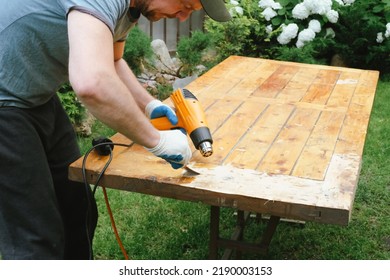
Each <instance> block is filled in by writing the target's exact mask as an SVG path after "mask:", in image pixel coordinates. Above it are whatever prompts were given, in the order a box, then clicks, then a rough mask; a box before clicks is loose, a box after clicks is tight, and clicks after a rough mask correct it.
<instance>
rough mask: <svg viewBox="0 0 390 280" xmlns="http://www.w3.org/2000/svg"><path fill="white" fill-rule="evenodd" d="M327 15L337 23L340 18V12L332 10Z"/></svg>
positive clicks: (331, 20) (332, 21)
mask: <svg viewBox="0 0 390 280" xmlns="http://www.w3.org/2000/svg"><path fill="white" fill-rule="evenodd" d="M326 17H327V18H328V20H329V21H330V22H331V23H336V22H337V21H338V20H339V12H337V11H335V10H330V11H328V12H327V13H326Z"/></svg>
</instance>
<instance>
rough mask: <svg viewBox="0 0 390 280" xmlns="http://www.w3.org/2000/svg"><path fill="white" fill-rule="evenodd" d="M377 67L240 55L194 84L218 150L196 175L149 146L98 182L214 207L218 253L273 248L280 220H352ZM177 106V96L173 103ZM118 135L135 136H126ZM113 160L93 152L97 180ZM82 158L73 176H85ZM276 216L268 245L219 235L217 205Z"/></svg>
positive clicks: (196, 161) (118, 138) (126, 153)
mask: <svg viewBox="0 0 390 280" xmlns="http://www.w3.org/2000/svg"><path fill="white" fill-rule="evenodd" d="M378 75H379V73H378V72H377V71H368V70H359V69H348V68H340V67H329V66H322V65H308V64H298V63H291V62H281V61H273V60H265V59H257V58H247V57H238V56H232V57H229V58H228V59H226V60H225V61H223V62H221V63H220V64H219V65H217V66H216V67H214V68H213V69H211V70H210V71H208V72H207V73H205V74H204V75H202V76H201V77H199V78H198V79H196V80H195V81H194V82H192V83H191V84H190V85H188V86H187V87H186V88H187V89H188V90H190V91H191V92H192V93H193V94H194V95H195V96H196V97H197V98H198V99H199V101H200V102H201V104H202V106H203V108H204V109H205V112H206V117H207V120H208V125H209V128H210V130H211V132H212V135H213V139H214V144H213V148H214V154H213V155H212V156H211V157H208V158H204V157H202V156H201V155H200V153H199V151H197V150H195V149H194V153H193V159H192V162H191V164H190V167H191V168H193V169H195V170H197V171H198V172H200V175H197V176H191V174H188V173H187V172H186V171H185V170H183V169H180V170H173V169H172V168H171V167H170V165H169V164H167V163H166V162H165V161H164V160H161V159H159V158H157V157H154V156H153V155H151V154H149V153H148V152H147V151H146V150H145V149H144V148H143V147H140V146H138V145H132V146H131V147H130V148H124V147H115V149H114V159H113V161H112V163H111V165H110V166H109V168H108V169H107V170H106V172H105V175H104V176H103V178H102V180H101V182H100V185H102V186H106V187H109V188H115V189H120V190H125V191H131V192H138V193H143V194H150V195H155V196H161V197H169V198H174V199H180V200H187V201H201V202H203V203H205V204H207V205H211V224H210V229H211V232H210V257H211V258H215V257H216V256H217V250H218V248H219V247H225V248H226V247H227V248H230V249H239V250H246V249H249V250H261V249H266V248H267V247H268V245H269V243H270V241H271V237H272V234H273V232H274V231H275V229H276V225H277V223H278V221H279V219H280V218H281V217H282V218H288V219H296V220H300V221H316V222H320V223H327V224H336V225H347V224H348V223H349V221H350V218H351V213H352V208H353V202H354V197H355V192H356V188H357V182H358V177H359V172H360V166H361V161H362V153H363V147H364V142H365V137H366V133H367V127H368V123H369V118H370V112H371V108H372V104H373V100H374V95H375V90H376V84H377V81H378ZM167 103H169V101H167ZM112 140H113V141H114V142H119V143H128V144H130V143H131V142H130V141H129V140H128V139H126V138H125V137H124V136H122V135H120V134H116V135H115V136H114V137H113V138H112ZM105 162H106V158H101V157H100V156H98V155H96V154H94V153H93V154H91V155H90V156H89V158H88V161H87V165H86V168H87V178H88V181H89V182H90V183H94V182H95V180H96V178H97V177H98V175H99V173H100V170H101V169H102V168H103V166H104V164H105ZM81 163H82V159H79V160H78V161H76V162H75V163H73V164H72V165H71V166H70V179H72V180H76V181H82V179H83V178H82V172H81ZM220 207H231V208H235V209H237V210H239V212H238V214H239V215H238V216H239V224H240V225H242V223H243V221H244V216H245V215H244V214H246V213H249V212H252V213H262V214H268V215H270V216H271V219H270V220H269V226H268V228H267V229H266V231H265V233H264V236H263V240H262V243H261V244H260V245H256V246H252V245H253V244H247V243H245V242H244V241H242V240H240V238H241V237H242V229H243V226H242V227H240V231H239V232H238V233H237V234H236V236H235V239H238V241H235V240H226V239H223V238H220V237H219V232H218V231H219V209H220Z"/></svg>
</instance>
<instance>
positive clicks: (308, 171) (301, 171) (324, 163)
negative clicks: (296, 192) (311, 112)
mask: <svg viewBox="0 0 390 280" xmlns="http://www.w3.org/2000/svg"><path fill="white" fill-rule="evenodd" d="M343 121H344V113H337V112H329V111H327V112H322V113H321V116H320V118H319V119H318V121H317V123H316V124H315V127H314V130H313V132H312V133H311V135H310V138H309V139H308V141H307V143H306V145H305V148H304V149H303V151H302V154H301V156H300V157H299V159H298V161H297V163H296V165H295V167H294V170H293V172H292V175H293V176H296V177H302V178H308V179H313V180H324V178H325V174H326V170H327V168H328V166H329V162H330V159H331V157H332V155H333V151H334V149H335V146H336V142H337V139H338V136H339V132H340V129H341V126H342V124H343ZM313 163H315V164H313Z"/></svg>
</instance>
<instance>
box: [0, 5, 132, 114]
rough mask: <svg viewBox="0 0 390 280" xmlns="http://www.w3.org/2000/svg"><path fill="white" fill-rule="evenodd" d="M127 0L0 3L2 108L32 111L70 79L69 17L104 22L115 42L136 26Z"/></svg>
mask: <svg viewBox="0 0 390 280" xmlns="http://www.w3.org/2000/svg"><path fill="white" fill-rule="evenodd" d="M130 1H131V0H28V1H26V0H0V7H1V9H0V107H2V106H16V107H21V108H30V107H35V106H38V105H41V104H44V103H45V102H47V101H48V100H49V99H50V98H51V97H52V96H53V94H55V92H56V91H57V89H58V88H59V86H60V85H61V84H63V83H64V82H66V81H68V60H69V59H68V56H69V44H68V31H67V14H68V13H69V11H70V10H72V9H76V10H79V11H82V12H85V13H88V14H90V15H93V16H94V17H96V18H98V19H99V20H101V21H102V22H104V23H105V24H106V25H107V26H108V28H109V29H110V30H111V32H112V34H113V38H114V42H115V41H122V40H125V39H126V36H127V33H128V31H129V30H130V28H131V27H132V26H133V25H134V24H135V22H136V20H137V19H136V18H134V17H132V16H131V14H132V13H130V9H129V5H130Z"/></svg>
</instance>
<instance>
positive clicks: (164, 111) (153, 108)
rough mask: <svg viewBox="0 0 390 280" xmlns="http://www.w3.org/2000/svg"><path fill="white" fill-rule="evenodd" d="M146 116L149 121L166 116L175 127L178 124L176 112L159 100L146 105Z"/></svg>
mask: <svg viewBox="0 0 390 280" xmlns="http://www.w3.org/2000/svg"><path fill="white" fill-rule="evenodd" d="M145 114H146V116H147V117H148V118H149V119H155V118H159V117H164V116H165V117H167V118H168V120H169V121H170V122H171V123H172V124H173V125H175V124H177V122H178V119H177V116H176V113H175V111H174V110H173V109H172V108H171V107H169V106H168V105H166V104H164V103H162V102H161V101H160V100H157V99H154V100H152V101H150V102H149V103H148V105H146V107H145Z"/></svg>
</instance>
